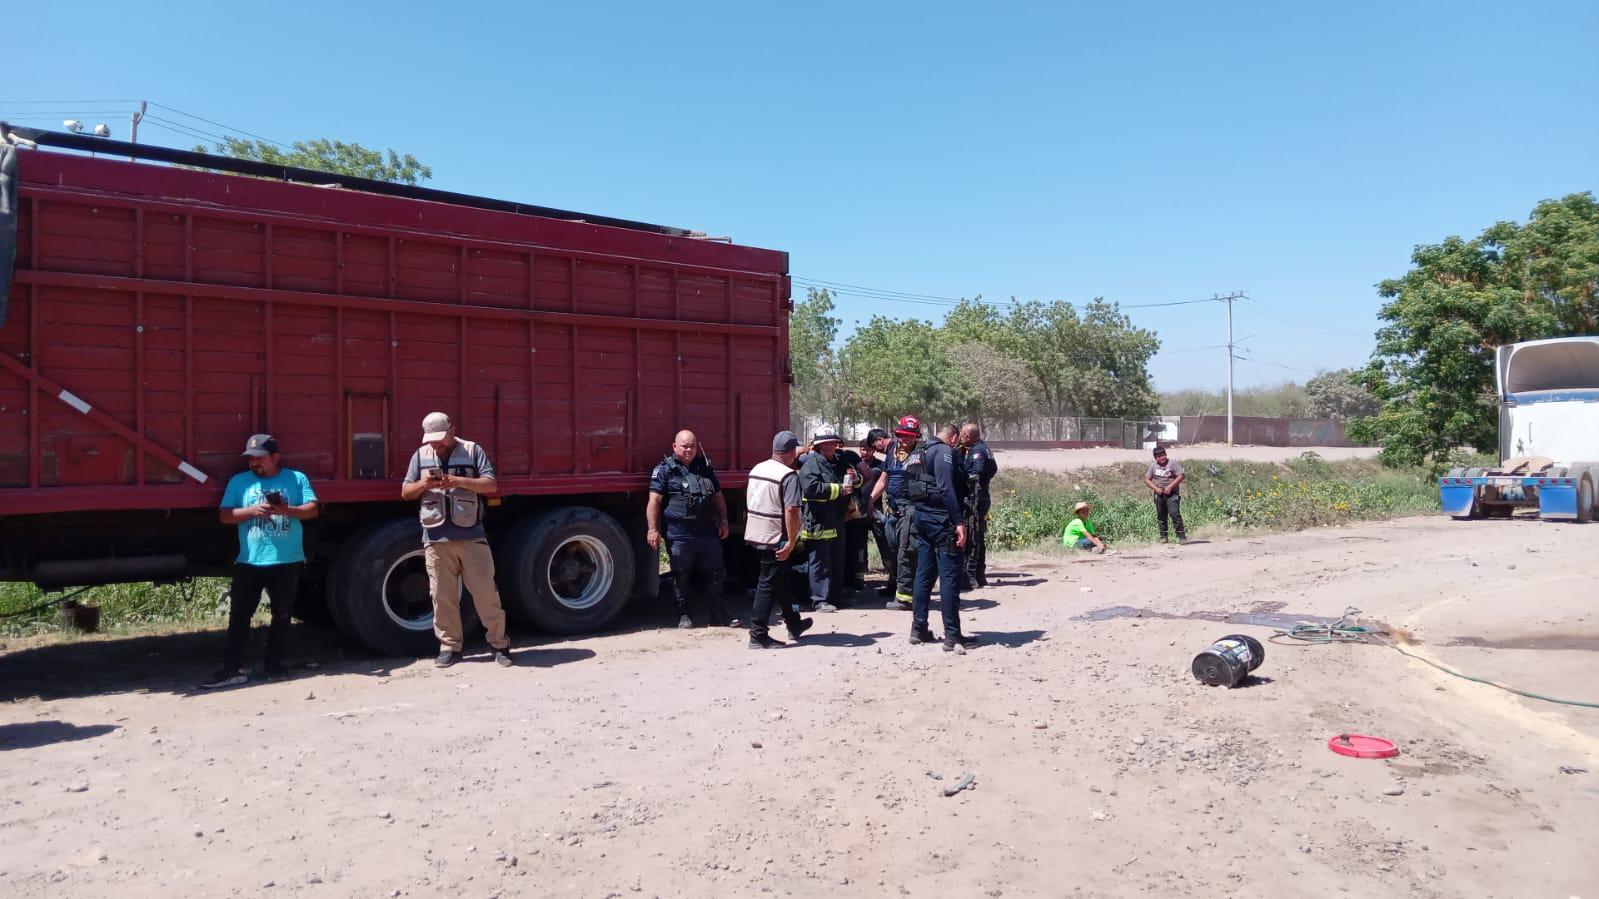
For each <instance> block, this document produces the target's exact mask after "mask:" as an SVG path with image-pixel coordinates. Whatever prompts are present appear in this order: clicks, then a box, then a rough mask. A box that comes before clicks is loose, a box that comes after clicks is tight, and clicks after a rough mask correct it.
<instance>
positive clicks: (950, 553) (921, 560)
mask: <svg viewBox="0 0 1599 899" xmlns="http://www.w3.org/2000/svg"><path fill="white" fill-rule="evenodd" d="M958 435H959V432H958V431H957V430H956V428H955V426H954V425H945V426H943V427H942V428H939V430H938V439H937V440H935V441H934V442H932V443H930V444H928V446H927V447H926V448H925V449H920V448H918V449H917V450H916V451H913V452H912V453H911V455H910V456H909V458H907V459H906V460H905V490H906V493H907V495H908V496H909V497H910V500H911V503H912V504H913V506H914V513H913V514H914V523H913V527H914V528H915V532H916V584H915V588H914V592H913V593H912V595H911V642H912V643H931V642H933V639H934V638H933V632H932V631H931V630H930V629H929V628H928V626H927V612H928V608H927V607H928V605H929V603H930V602H931V600H932V595H933V580H934V579H935V578H936V579H937V580H938V598H939V605H940V607H941V610H942V612H943V618H944V651H945V652H953V651H955V650H956V648H957V647H959V648H962V649H964V648H965V647H969V646H975V645H976V644H977V640H976V638H973V637H967V636H965V635H963V634H962V633H961V618H960V614H961V613H960V601H961V595H960V572H961V550H962V549H964V548H965V547H966V520H965V508H966V503H965V486H966V476H965V473H964V472H962V471H961V469H960V468H959V467H958V466H957V465H956V464H955V449H954V444H955V442H956V441H957V440H958V439H959V436H958Z"/></svg>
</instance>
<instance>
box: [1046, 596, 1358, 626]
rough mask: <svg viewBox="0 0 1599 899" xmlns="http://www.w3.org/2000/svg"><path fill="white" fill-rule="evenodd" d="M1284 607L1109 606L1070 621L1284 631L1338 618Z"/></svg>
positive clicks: (1270, 605)
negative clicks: (1154, 622) (1165, 608)
mask: <svg viewBox="0 0 1599 899" xmlns="http://www.w3.org/2000/svg"><path fill="white" fill-rule="evenodd" d="M1284 605H1285V604H1284V603H1280V602H1269V603H1261V604H1259V605H1257V606H1255V608H1253V609H1250V610H1249V611H1247V612H1205V611H1201V612H1183V613H1181V614H1178V613H1175V612H1155V611H1151V610H1150V609H1140V608H1138V607H1136V606H1109V607H1107V608H1103V609H1093V610H1092V611H1088V612H1084V613H1083V614H1081V615H1077V616H1075V617H1073V618H1072V620H1073V621H1110V620H1112V619H1115V618H1160V619H1165V620H1168V621H1214V622H1216V623H1218V624H1250V625H1254V626H1256V627H1275V628H1281V629H1283V630H1287V629H1288V628H1291V627H1293V626H1294V625H1296V624H1332V623H1333V622H1336V621H1337V620H1338V619H1337V618H1327V617H1324V616H1320V615H1295V614H1292V613H1287V612H1284V611H1282V609H1283V607H1284Z"/></svg>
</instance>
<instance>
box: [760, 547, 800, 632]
mask: <svg viewBox="0 0 1599 899" xmlns="http://www.w3.org/2000/svg"><path fill="white" fill-rule="evenodd" d="M755 554H756V555H757V556H759V557H760V560H761V574H760V579H759V580H757V581H756V582H755V606H754V607H753V608H752V609H750V636H751V637H754V638H755V639H757V640H758V639H760V638H762V637H765V636H766V635H767V630H766V629H767V621H768V620H770V619H771V617H772V604H773V603H776V604H777V608H778V609H779V610H781V611H782V613H783V623H784V624H786V625H788V627H789V630H793V629H794V628H796V627H799V621H800V616H799V613H798V612H796V611H794V600H793V597H792V596H791V595H790V593H789V580H788V574H789V569H790V568H792V567H793V565H791V564H790V561H789V559H784V560H782V561H778V558H777V550H775V549H761V548H756V550H755Z"/></svg>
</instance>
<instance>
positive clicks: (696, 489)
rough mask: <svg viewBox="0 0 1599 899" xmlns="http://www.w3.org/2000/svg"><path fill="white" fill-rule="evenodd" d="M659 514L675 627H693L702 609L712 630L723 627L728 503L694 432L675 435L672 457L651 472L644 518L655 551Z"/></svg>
mask: <svg viewBox="0 0 1599 899" xmlns="http://www.w3.org/2000/svg"><path fill="white" fill-rule="evenodd" d="M663 511H664V513H665V514H664V518H665V520H666V533H665V536H666V553H667V555H668V556H669V557H670V558H671V560H672V582H673V585H674V586H675V587H676V591H675V592H676V593H677V614H678V619H677V626H678V627H693V626H694V623H695V622H694V615H693V614H692V613H693V611H695V610H696V609H697V608H698V609H703V610H704V620H706V621H708V622H709V623H710V624H711V625H712V626H718V625H725V624H727V623H728V617H727V609H726V608H725V607H724V606H723V605H722V581H723V579H724V578H725V576H726V570H725V567H724V563H723V561H722V541H723V540H725V539H727V501H726V500H725V499H723V498H722V485H721V483H720V482H719V481H717V479H716V472H715V471H713V470H712V469H711V463H710V460H708V459H706V458H705V455H704V454H703V453H701V452H700V442H699V439H698V438H696V437H695V436H694V432H693V431H678V432H677V437H676V439H675V440H673V442H672V452H671V453H669V454H668V455H667V457H666V458H665V459H662V460H661V464H659V465H657V466H655V470H654V471H653V472H651V473H650V502H649V505H648V506H647V507H646V508H645V510H644V517H645V519H646V520H647V522H648V524H649V533H648V534H646V539H647V540H648V541H649V544H650V549H652V550H656V551H659V549H660V545H661V536H662V534H661V519H662V518H663V514H662V513H663ZM696 600H697V601H696Z"/></svg>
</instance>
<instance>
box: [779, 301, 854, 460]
mask: <svg viewBox="0 0 1599 899" xmlns="http://www.w3.org/2000/svg"><path fill="white" fill-rule="evenodd" d="M837 342H838V319H837V318H835V317H834V316H833V294H832V292H831V291H828V290H826V289H825V288H824V289H821V290H818V289H816V288H814V287H812V288H809V289H807V290H806V292H805V299H803V300H800V301H799V302H798V303H795V304H794V311H793V313H792V314H790V315H789V319H788V353H789V358H790V360H792V366H793V370H794V385H793V387H792V389H790V391H789V422H790V425H789V426H790V427H792V428H796V429H798V430H800V431H804V430H805V428H806V427H808V426H809V424H810V423H811V422H820V421H828V422H829V423H831V424H834V425H839V424H840V422H839V421H837V417H838V416H839V412H840V411H841V410H840V409H839V408H838V406H839V405H840V404H839V394H840V384H841V382H842V380H843V378H842V372H841V371H840V366H839V358H838V354H837V353H836V352H835V351H834V349H833V345H834V344H835V343H837ZM801 436H802V437H803V436H805V435H803V434H802V435H801Z"/></svg>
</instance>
